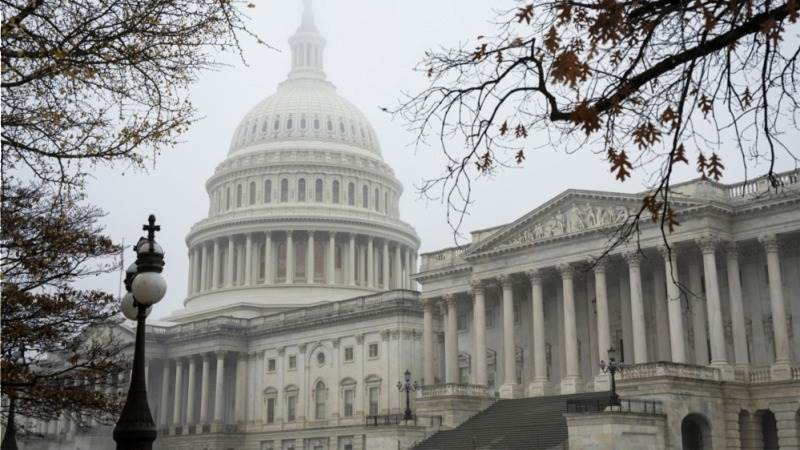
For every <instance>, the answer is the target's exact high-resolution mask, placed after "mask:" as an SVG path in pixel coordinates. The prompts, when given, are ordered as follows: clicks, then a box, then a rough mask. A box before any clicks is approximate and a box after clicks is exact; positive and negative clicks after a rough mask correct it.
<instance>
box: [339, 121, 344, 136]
mask: <svg viewBox="0 0 800 450" xmlns="http://www.w3.org/2000/svg"><path fill="white" fill-rule="evenodd" d="M339 133H342V134H344V122H342V121H341V120H340V121H339Z"/></svg>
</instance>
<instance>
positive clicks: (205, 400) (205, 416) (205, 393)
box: [200, 353, 211, 424]
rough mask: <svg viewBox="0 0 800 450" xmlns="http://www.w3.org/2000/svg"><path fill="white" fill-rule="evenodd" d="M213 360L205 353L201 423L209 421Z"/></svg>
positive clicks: (201, 383) (201, 382) (201, 392)
mask: <svg viewBox="0 0 800 450" xmlns="http://www.w3.org/2000/svg"><path fill="white" fill-rule="evenodd" d="M210 366H211V360H210V358H209V356H208V354H205V353H204V354H203V374H202V376H201V378H200V423H202V424H207V423H208V393H209V391H210V389H209V385H208V382H209V372H210Z"/></svg>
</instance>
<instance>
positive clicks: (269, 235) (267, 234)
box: [264, 230, 272, 239]
mask: <svg viewBox="0 0 800 450" xmlns="http://www.w3.org/2000/svg"><path fill="white" fill-rule="evenodd" d="M264 236H265V237H266V238H267V239H271V238H272V231H271V230H265V231H264Z"/></svg>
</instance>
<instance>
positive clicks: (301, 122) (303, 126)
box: [300, 116, 306, 130]
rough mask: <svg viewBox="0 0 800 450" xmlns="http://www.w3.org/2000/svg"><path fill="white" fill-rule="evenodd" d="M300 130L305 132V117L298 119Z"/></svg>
mask: <svg viewBox="0 0 800 450" xmlns="http://www.w3.org/2000/svg"><path fill="white" fill-rule="evenodd" d="M300 129H301V130H305V129H306V116H303V117H301V118H300Z"/></svg>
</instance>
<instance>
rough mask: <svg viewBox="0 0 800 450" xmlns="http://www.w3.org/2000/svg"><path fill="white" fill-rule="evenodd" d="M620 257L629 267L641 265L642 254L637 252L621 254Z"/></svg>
mask: <svg viewBox="0 0 800 450" xmlns="http://www.w3.org/2000/svg"><path fill="white" fill-rule="evenodd" d="M622 257H623V258H624V259H625V261H626V262H627V263H628V265H629V266H637V267H638V266H640V265H641V264H642V254H641V253H640V252H639V251H638V250H631V251H627V252H625V253H623V254H622Z"/></svg>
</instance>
